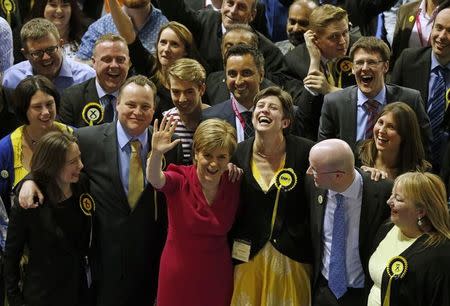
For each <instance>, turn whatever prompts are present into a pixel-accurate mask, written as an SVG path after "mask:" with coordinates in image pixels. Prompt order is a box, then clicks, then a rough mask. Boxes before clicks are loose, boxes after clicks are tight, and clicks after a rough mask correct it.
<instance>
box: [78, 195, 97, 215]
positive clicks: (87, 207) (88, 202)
mask: <svg viewBox="0 0 450 306" xmlns="http://www.w3.org/2000/svg"><path fill="white" fill-rule="evenodd" d="M80 208H81V211H82V212H83V213H84V214H85V215H86V216H92V212H93V211H94V210H95V203H94V199H93V198H92V196H91V195H90V194H89V193H83V194H82V195H80Z"/></svg>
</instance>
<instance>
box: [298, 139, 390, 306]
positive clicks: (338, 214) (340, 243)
mask: <svg viewBox="0 0 450 306" xmlns="http://www.w3.org/2000/svg"><path fill="white" fill-rule="evenodd" d="M309 163H310V166H309V168H308V170H307V172H306V173H307V174H309V175H310V177H307V178H306V180H307V181H306V186H307V187H306V190H307V191H306V194H307V201H308V203H309V206H310V217H311V219H310V222H311V239H312V242H313V252H314V261H313V265H314V266H313V271H314V275H313V281H312V287H313V305H314V306H335V305H336V306H337V305H342V306H344V305H345V306H361V305H366V304H367V302H366V298H367V297H366V294H365V290H364V287H365V286H366V285H368V284H369V283H370V281H369V280H370V276H369V271H368V263H369V258H370V255H371V254H372V250H373V246H372V241H373V239H374V238H375V234H376V232H377V230H378V227H379V226H380V225H381V224H382V222H384V221H385V219H386V218H387V217H388V214H389V208H388V206H387V205H386V201H387V199H388V198H389V196H390V194H391V190H392V182H391V181H386V180H380V181H372V180H371V179H370V175H368V174H366V173H363V172H361V171H360V170H358V169H355V168H354V156H353V152H352V150H351V148H350V147H349V145H348V144H347V143H346V142H344V141H342V140H340V139H328V140H324V141H322V142H319V143H317V144H316V145H315V146H313V147H312V149H311V151H310V153H309Z"/></svg>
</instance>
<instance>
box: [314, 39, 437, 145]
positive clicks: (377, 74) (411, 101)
mask: <svg viewBox="0 0 450 306" xmlns="http://www.w3.org/2000/svg"><path fill="white" fill-rule="evenodd" d="M389 53H390V52H389V47H388V46H387V45H386V43H385V42H383V41H382V40H380V39H378V38H375V37H361V38H360V39H359V40H358V41H357V42H356V43H355V44H354V45H353V46H352V48H351V49H350V58H351V61H352V63H353V67H352V72H353V74H354V75H355V78H356V84H357V85H356V86H350V87H347V88H345V89H343V90H341V91H337V92H333V93H330V94H327V95H325V97H324V102H323V107H322V112H321V116H320V124H319V134H318V140H319V141H320V140H323V139H328V138H339V139H342V140H344V141H346V142H347V143H348V144H349V145H350V147H351V148H352V149H353V150H355V147H356V143H357V142H358V141H361V140H364V139H368V138H371V137H373V134H372V129H373V126H374V124H375V122H376V120H377V116H378V113H379V112H380V111H381V109H382V108H383V107H384V106H385V105H386V104H388V103H392V102H397V101H401V102H405V103H406V104H408V105H409V106H410V107H411V108H412V109H413V110H414V111H415V113H416V115H417V119H418V121H419V125H420V127H421V132H422V141H423V143H424V148H426V151H428V145H429V144H430V141H431V129H430V121H429V119H428V116H427V114H426V112H425V109H424V106H423V101H422V98H421V96H420V92H419V91H417V90H414V89H410V88H405V87H400V86H397V85H386V84H385V74H386V73H387V71H388V67H389ZM417 77H419V76H417Z"/></svg>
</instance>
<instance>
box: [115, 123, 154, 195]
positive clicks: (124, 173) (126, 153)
mask: <svg viewBox="0 0 450 306" xmlns="http://www.w3.org/2000/svg"><path fill="white" fill-rule="evenodd" d="M116 124H117V141H118V149H119V152H118V154H119V171H120V180H121V181H122V186H123V190H124V191H125V194H126V195H128V173H129V172H130V155H131V145H130V141H131V140H134V139H137V140H139V142H140V143H141V160H142V170H143V171H142V175H143V176H144V184H147V181H146V180H145V166H146V160H147V154H148V150H149V144H148V130H147V129H146V130H145V132H144V133H142V134H141V135H139V136H138V137H132V136H130V135H128V134H127V132H126V131H125V130H124V128H123V127H122V125H121V124H120V121H119V120H117V123H116Z"/></svg>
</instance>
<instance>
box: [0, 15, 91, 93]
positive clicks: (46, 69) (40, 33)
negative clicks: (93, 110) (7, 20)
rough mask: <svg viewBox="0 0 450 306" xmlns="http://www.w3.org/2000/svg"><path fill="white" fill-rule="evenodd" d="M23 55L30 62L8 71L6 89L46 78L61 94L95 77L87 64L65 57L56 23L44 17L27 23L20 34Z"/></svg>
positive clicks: (5, 77) (5, 78)
mask: <svg viewBox="0 0 450 306" xmlns="http://www.w3.org/2000/svg"><path fill="white" fill-rule="evenodd" d="M20 39H21V42H22V47H23V48H22V53H23V54H24V55H25V57H26V59H27V61H23V62H20V63H18V64H16V65H14V66H12V67H11V68H9V69H8V70H6V71H5V74H4V76H3V86H4V87H6V88H12V89H15V88H16V86H17V84H18V83H19V82H20V81H21V80H23V79H24V78H26V77H27V76H31V75H38V74H39V75H43V76H45V77H47V78H48V79H50V80H51V81H53V83H54V84H55V86H56V88H57V89H58V91H59V92H61V91H62V90H63V89H65V88H67V87H69V86H72V85H74V84H78V83H81V82H84V81H86V80H88V79H90V78H93V77H95V71H94V69H92V68H91V67H89V66H88V65H85V64H82V63H79V62H76V61H73V60H70V59H68V58H65V57H64V54H63V50H62V49H61V44H62V40H61V39H60V36H59V32H58V29H57V28H56V27H55V25H54V24H53V23H51V22H50V21H48V20H46V19H43V18H35V19H32V20H30V21H28V22H27V23H26V24H24V26H23V27H22V30H21V31H20Z"/></svg>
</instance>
